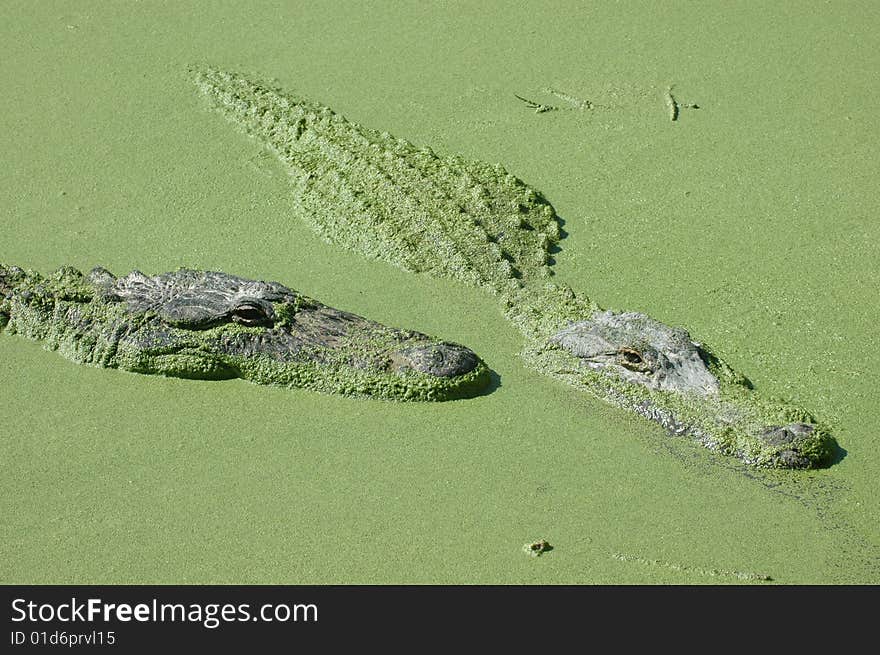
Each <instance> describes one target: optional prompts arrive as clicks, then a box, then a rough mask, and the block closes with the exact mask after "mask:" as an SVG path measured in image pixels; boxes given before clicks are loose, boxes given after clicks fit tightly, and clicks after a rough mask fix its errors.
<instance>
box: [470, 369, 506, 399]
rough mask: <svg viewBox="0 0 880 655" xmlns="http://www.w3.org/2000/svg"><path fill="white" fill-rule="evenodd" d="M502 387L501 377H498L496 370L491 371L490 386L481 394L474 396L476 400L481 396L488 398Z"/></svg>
mask: <svg viewBox="0 0 880 655" xmlns="http://www.w3.org/2000/svg"><path fill="white" fill-rule="evenodd" d="M500 387H501V376H500V375H498V373H496V372H495V371H494V370H492V369H490V370H489V384H487V385H486V388H485V389H483V390H482V391H481V392H480V393H477V394H474V398H479V397H481V396H488V395H489V394H491V393H493V392H494V391H495V390H496V389H499V388H500Z"/></svg>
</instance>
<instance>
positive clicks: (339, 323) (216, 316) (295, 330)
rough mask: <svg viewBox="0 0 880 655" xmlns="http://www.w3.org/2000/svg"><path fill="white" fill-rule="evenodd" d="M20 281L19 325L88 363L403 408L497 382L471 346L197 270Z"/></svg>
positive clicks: (69, 274) (14, 291) (15, 288)
mask: <svg viewBox="0 0 880 655" xmlns="http://www.w3.org/2000/svg"><path fill="white" fill-rule="evenodd" d="M7 270H10V269H7ZM17 270H18V271H21V269H17ZM9 278H10V276H8V275H7V276H6V279H9ZM18 278H20V279H18V280H17V283H16V284H14V285H12V286H11V291H10V292H9V293H7V294H6V296H7V301H6V303H5V304H6V305H7V306H8V307H9V310H8V311H7V312H6V313H7V315H8V317H9V318H8V322H9V327H11V328H12V330H13V331H18V332H22V333H25V336H30V337H32V338H37V339H44V340H46V341H47V342H49V345H50V347H52V348H57V349H58V350H59V351H60V352H62V353H63V354H65V355H67V356H69V357H70V358H71V359H74V360H76V361H80V362H83V363H89V364H96V365H100V366H107V367H115V368H122V369H125V370H129V371H134V372H138V373H157V374H163V375H169V376H176V377H186V378H200V379H222V378H234V377H241V378H245V379H248V380H251V381H253V382H258V383H262V384H280V385H286V386H294V387H305V388H312V389H317V390H321V391H325V392H331V393H343V394H353V395H372V396H380V397H385V398H394V399H401V400H445V399H449V398H458V397H464V396H471V395H474V394H476V393H478V392H480V391H481V390H482V389H483V388H485V386H486V385H487V383H488V380H489V373H488V369H487V368H486V366H485V364H483V363H482V362H481V361H480V359H479V358H478V357H477V356H476V355H475V354H474V353H473V352H472V351H471V350H469V349H467V348H465V347H464V346H460V345H457V344H454V343H449V342H446V341H440V340H437V339H433V338H431V337H428V336H426V335H424V334H421V333H418V332H414V331H409V330H400V329H396V328H392V327H388V326H385V325H382V324H380V323H376V322H375V321H370V320H368V319H366V318H363V317H361V316H357V315H355V314H351V313H348V312H344V311H340V310H338V309H334V308H332V307H328V306H326V305H323V304H321V303H320V302H318V301H316V300H313V299H311V298H308V297H306V296H304V295H302V294H300V293H298V292H296V291H294V290H292V289H289V288H287V287H285V286H283V285H281V284H278V283H276V282H263V281H258V280H249V279H245V278H241V277H237V276H235V275H227V274H225V273H218V272H212V271H197V270H190V269H180V270H178V271H174V272H171V273H163V274H161V275H157V276H147V275H144V274H142V273H140V272H138V271H134V272H132V273H130V274H128V275H126V276H125V277H120V278H116V277H114V276H113V275H112V274H111V273H109V272H108V271H106V270H104V269H101V268H96V269H94V270H93V271H92V272H91V273H90V274H89V276H88V277H84V276H82V274H81V273H79V271H76V270H74V269H70V268H65V269H61V270H59V271H58V272H57V273H56V274H54V275H53V276H51V277H50V278H45V279H44V278H41V277H40V276H39V275H37V274H33V273H25V272H23V271H22V272H20V273H19V275H18ZM7 286H10V285H8V284H7Z"/></svg>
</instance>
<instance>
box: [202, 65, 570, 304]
mask: <svg viewBox="0 0 880 655" xmlns="http://www.w3.org/2000/svg"><path fill="white" fill-rule="evenodd" d="M197 83H198V85H199V87H200V89H201V90H202V92H203V93H204V94H205V95H206V96H207V97H208V98H210V99H211V101H212V103H213V105H214V106H215V107H216V108H217V109H219V110H220V111H221V112H222V113H223V114H224V115H226V116H227V117H228V118H230V119H231V120H233V121H234V122H236V123H237V124H239V125H241V126H242V127H244V128H245V129H246V130H247V131H248V132H249V133H251V134H253V135H254V136H256V137H257V138H258V139H260V140H261V141H263V142H264V143H265V144H266V145H267V146H268V147H269V148H270V149H271V150H272V151H273V152H274V153H275V154H276V155H277V156H278V157H279V159H280V160H281V161H282V163H284V165H285V166H286V168H287V170H288V172H289V174H290V177H291V179H292V181H293V185H294V190H295V196H296V199H297V206H298V210H299V212H300V214H301V215H302V217H303V219H304V220H306V221H307V222H309V223H310V224H311V225H312V226H313V227H314V228H315V229H316V230H317V231H318V232H319V233H320V234H321V235H323V236H324V237H325V238H327V239H328V240H330V241H331V242H334V243H338V244H340V245H343V246H345V247H347V248H350V249H352V250H355V251H357V252H360V253H363V254H365V255H368V256H371V257H374V258H378V259H382V260H385V261H388V262H391V263H393V264H395V265H397V266H399V267H401V268H403V269H405V270H408V271H413V272H430V273H433V274H436V275H442V276H445V277H451V278H454V279H458V280H461V281H463V282H466V283H468V284H471V285H474V286H480V287H484V288H487V289H489V290H491V291H493V292H496V293H502V292H506V291H507V290H509V289H510V288H512V287H514V288H515V287H518V286H520V285H521V283H522V282H525V281H528V280H532V279H538V278H542V277H548V276H549V275H550V269H549V266H548V261H549V251H550V248H551V247H552V246H553V245H554V244H555V243H556V242H557V241H558V240H559V235H560V232H559V225H558V221H557V217H556V214H555V212H554V210H553V208H552V207H551V206H550V205H549V203H547V202H546V201H545V200H544V199H543V198H542V197H541V196H540V194H538V193H537V192H536V191H534V190H533V189H530V188H529V187H528V186H526V185H525V184H524V183H523V182H521V181H520V180H519V179H517V178H515V177H514V176H512V175H510V174H508V173H507V172H506V171H505V170H503V169H502V168H501V167H494V166H489V165H487V164H483V163H481V162H469V161H466V160H464V159H462V158H460V157H438V156H436V155H434V154H433V153H432V152H431V151H430V150H428V149H424V148H417V147H415V146H413V145H412V144H410V143H408V142H407V141H404V140H402V139H395V138H394V137H392V136H391V135H389V134H387V133H381V132H378V131H375V130H371V129H367V128H364V127H361V126H359V125H357V124H355V123H351V122H350V121H348V120H346V119H345V118H343V117H342V116H339V115H338V114H336V113H334V112H333V111H332V110H331V109H329V108H327V107H323V106H321V105H317V104H315V103H311V102H308V101H305V100H302V99H299V98H295V97H293V96H290V95H285V94H283V93H281V92H280V91H277V90H276V89H273V88H272V87H270V86H268V85H261V84H259V83H256V82H252V81H250V80H248V79H245V78H243V77H241V76H239V75H235V74H232V73H225V72H222V71H218V70H214V69H209V70H206V71H203V72H201V73H200V74H199V75H198V79H197Z"/></svg>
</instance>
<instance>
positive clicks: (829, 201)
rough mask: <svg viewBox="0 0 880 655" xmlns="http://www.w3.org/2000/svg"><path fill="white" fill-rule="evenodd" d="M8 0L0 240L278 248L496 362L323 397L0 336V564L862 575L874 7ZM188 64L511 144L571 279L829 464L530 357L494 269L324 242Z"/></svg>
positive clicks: (496, 573)
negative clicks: (408, 399) (428, 386)
mask: <svg viewBox="0 0 880 655" xmlns="http://www.w3.org/2000/svg"><path fill="white" fill-rule="evenodd" d="M3 11H4V20H3V21H2V22H0V89H2V92H0V117H2V118H0V153H2V161H3V165H2V166H0V225H2V230H0V262H3V263H6V264H17V265H20V266H25V267H30V268H33V269H36V270H40V271H43V272H49V271H51V270H52V269H54V268H56V267H58V266H61V265H63V264H70V265H73V266H76V267H78V268H81V269H85V270H87V269H89V268H91V267H93V266H95V265H102V266H105V267H106V268H108V269H110V270H111V271H113V272H115V273H117V274H124V273H127V272H128V271H130V270H131V269H133V268H137V269H140V270H142V271H144V272H146V273H159V272H162V271H166V270H173V269H175V268H177V267H179V266H189V267H195V268H207V269H215V270H222V271H226V272H229V273H234V274H238V275H243V276H246V277H255V278H262V279H272V280H278V281H279V282H282V283H284V284H287V285H288V286H290V287H292V288H295V289H297V290H299V291H301V292H303V293H305V294H307V295H309V296H312V297H314V298H317V299H319V300H321V301H322V302H324V303H326V304H329V305H332V306H335V307H338V308H340V309H345V310H349V311H353V312H356V313H359V314H361V315H364V316H367V317H369V318H371V319H374V320H377V321H381V322H383V323H386V324H389V325H395V326H400V327H407V328H412V329H416V330H420V331H422V332H427V333H429V334H432V335H437V336H441V337H443V338H445V339H450V340H454V341H457V342H460V343H463V344H466V345H467V346H469V347H471V348H473V349H474V350H475V351H476V352H477V353H479V354H480V355H481V356H482V357H483V358H484V359H485V360H486V362H487V363H488V364H489V366H490V367H492V369H493V370H494V371H495V372H496V373H497V375H498V377H499V379H500V385H499V386H498V387H497V388H496V389H495V390H494V391H493V392H492V393H490V394H487V395H484V396H481V397H479V398H475V399H470V400H462V401H455V402H450V403H438V404H399V403H390V402H382V401H376V400H359V399H348V398H341V397H335V396H324V395H320V394H316V393H313V392H308V391H301V390H288V389H278V388H269V387H259V386H255V385H251V384H248V383H246V382H243V381H240V380H233V381H224V382H199V381H189V380H177V379H166V378H161V377H151V376H140V375H134V374H129V373H124V372H119V371H114V370H101V369H94V368H88V367H83V366H78V365H76V364H73V363H71V362H69V361H67V360H65V359H63V358H62V357H60V356H59V355H57V354H56V353H51V352H48V351H45V350H43V349H42V348H41V346H40V344H37V343H34V342H29V341H25V340H23V339H21V338H18V337H15V336H10V335H6V334H0V582H3V583H126V582H127V583H211V582H217V583H400V582H403V583H427V582H436V583H539V584H544V583H711V584H716V583H727V582H732V583H741V582H743V581H751V580H752V579H751V578H748V577H745V578H744V577H738V576H737V574H738V573H752V574H760V575H769V576H771V577H772V578H773V579H774V581H777V582H780V583H869V582H870V583H878V582H880V560H878V553H880V496H878V494H877V493H876V490H877V476H878V470H880V452H878V450H880V433H878V429H877V426H878V421H877V410H878V409H880V399H878V394H877V389H878V386H880V385H878V382H880V339H878V330H877V318H878V316H880V299H878V293H877V289H878V284H880V266H878V262H880V221H878V216H880V200H878V194H877V180H878V179H880V165H878V158H877V156H876V153H877V152H878V150H880V129H878V127H877V120H876V112H877V105H878V102H877V96H878V92H880V77H878V76H877V73H876V72H877V70H878V69H880V49H878V48H877V47H876V33H877V30H878V28H880V5H878V4H877V3H874V2H862V3H859V2H831V3H819V2H796V3H795V2H791V3H769V4H768V3H735V4H734V3H722V2H710V3H698V2H694V3H691V2H656V1H646V2H622V3H611V2H598V3H590V4H589V5H586V6H585V4H584V3H581V2H572V3H570V4H568V5H566V4H565V3H561V2H556V1H554V2H543V3H542V2H528V3H526V2H522V3H497V4H496V3H488V6H487V3H476V2H473V3H471V2H467V3H443V4H434V3H432V4H430V5H428V4H427V3H415V2H412V3H388V2H377V3H373V4H364V3H342V2H335V3H325V2H308V3H306V2H286V3H285V2H265V3H254V2H247V3H241V2H216V1H212V2H124V3H123V2H118V3H117V2H85V1H78V2H75V3H70V2H39V3H35V2H29V1H28V2H24V1H21V2H18V1H6V2H4V3H3ZM207 64H210V65H214V66H217V67H220V68H224V69H229V70H237V71H242V72H246V73H249V72H254V73H258V74H260V75H264V76H272V77H276V78H277V79H278V82H279V84H280V85H281V86H283V87H284V88H285V89H288V90H292V91H295V92H298V93H301V94H302V95H304V96H307V97H310V98H313V99H315V100H317V101H319V102H321V103H323V104H326V105H328V106H330V107H333V108H334V109H335V110H336V111H338V112H339V113H341V114H343V115H345V116H346V117H348V118H349V119H351V120H354V121H357V122H360V123H362V124H364V125H367V126H369V127H373V128H377V129H381V130H387V131H389V132H391V133H392V134H395V135H397V136H400V137H404V138H407V139H409V140H411V141H413V142H414V143H416V144H424V145H430V146H431V147H432V148H434V150H435V151H437V152H438V153H455V154H461V155H465V156H467V157H469V158H472V159H479V160H484V161H488V162H499V163H503V164H504V166H505V167H506V168H507V169H508V170H510V171H512V172H513V173H515V174H516V175H518V176H519V177H520V178H522V179H523V180H525V181H526V182H527V183H529V184H531V185H533V186H535V187H536V188H539V189H541V190H542V191H543V192H544V194H545V195H546V197H547V198H548V199H549V200H550V201H551V202H552V203H553V205H554V206H555V208H556V209H557V211H558V212H559V214H560V215H561V216H562V217H563V218H564V220H565V230H566V231H567V233H568V236H567V238H566V239H565V240H564V241H563V243H562V246H563V248H562V251H561V252H560V253H558V254H557V255H556V261H557V263H556V266H555V268H556V271H557V273H558V278H559V279H560V280H561V281H564V282H567V283H569V284H570V285H571V286H572V287H574V288H575V289H577V290H579V291H583V292H585V293H587V294H589V295H591V296H592V297H593V298H595V299H596V300H597V301H598V302H599V303H600V304H601V305H603V306H605V307H609V308H613V309H627V310H638V311H644V312H647V313H648V314H650V315H652V316H654V317H655V318H657V319H659V320H662V321H664V322H668V323H670V324H674V325H681V326H684V327H686V328H688V329H689V330H690V331H691V334H692V335H693V336H694V337H695V338H696V339H699V340H703V341H705V342H706V343H708V344H711V346H712V347H713V348H714V349H715V350H716V351H717V352H718V353H719V354H720V355H722V356H723V357H724V358H725V359H726V360H727V361H728V362H729V363H730V364H731V365H733V366H734V367H735V368H737V369H738V370H741V371H743V372H744V373H745V374H746V375H748V376H749V378H750V379H751V380H752V382H753V383H754V384H755V386H756V388H758V389H759V390H761V391H762V392H763V393H765V394H766V395H775V396H779V397H782V398H785V399H787V400H790V401H793V402H797V403H800V404H803V405H804V406H806V407H809V408H810V409H812V410H814V411H815V413H816V414H817V415H818V416H819V417H820V418H821V419H823V420H825V421H827V422H828V423H830V425H831V426H832V427H833V429H834V433H835V436H836V437H837V440H838V442H839V443H840V445H841V447H842V449H843V450H842V451H841V453H840V456H839V457H838V461H837V462H836V463H835V464H834V465H833V466H831V467H830V468H828V469H824V470H820V471H816V472H783V473H779V474H766V475H765V474H761V475H757V476H755V475H751V474H749V473H748V470H747V469H743V468H741V467H739V466H737V465H736V463H735V461H733V460H729V459H727V458H722V457H716V456H713V455H712V454H711V453H709V452H708V451H705V450H704V449H702V448H699V447H697V446H693V445H691V444H690V443H688V442H683V441H681V440H675V439H672V438H670V437H668V436H666V435H665V434H664V433H663V431H662V430H661V429H660V428H659V427H657V426H655V425H653V424H651V423H649V422H647V421H644V420H642V419H639V418H638V417H635V416H632V415H630V414H627V413H624V412H622V411H618V410H616V409H614V408H612V407H610V406H608V405H606V404H604V403H602V402H600V401H598V400H595V399H593V398H591V397H588V396H584V395H583V394H582V393H581V392H578V391H576V390H574V389H572V388H569V387H567V386H565V385H563V384H561V383H559V382H555V381H553V380H551V379H549V378H545V377H542V376H541V375H539V374H538V373H535V372H533V371H531V370H529V369H526V368H525V367H524V366H523V365H522V364H521V362H520V360H519V359H518V357H517V352H518V351H519V349H520V348H521V346H522V341H521V338H520V336H519V334H518V332H517V331H516V330H515V329H514V328H513V327H512V326H511V325H509V324H508V323H506V322H505V321H504V320H503V319H502V316H501V312H500V311H499V309H498V307H497V305H496V304H495V303H494V302H493V301H492V300H491V299H490V298H489V297H487V296H486V295H485V294H484V293H482V292H480V291H478V290H474V289H469V288H465V287H464V286H463V285H460V284H456V283H454V282H452V281H444V280H436V279H430V278H428V277H420V276H414V275H412V274H407V273H404V272H402V271H400V270H398V269H395V268H393V267H391V266H389V265H387V264H384V263H381V262H375V261H367V260H365V259H363V258H361V257H359V256H358V255H354V254H351V253H348V252H345V251H343V250H341V249H339V248H336V247H333V246H330V245H327V244H325V243H323V242H322V241H320V240H319V239H318V238H317V237H316V236H315V235H314V234H313V233H312V232H311V231H310V230H309V229H308V228H307V227H306V226H305V225H303V224H301V223H299V222H297V221H296V220H295V219H294V218H293V212H292V211H291V207H292V206H293V204H294V202H295V199H294V198H293V196H292V195H291V193H290V188H289V186H288V184H287V182H286V179H285V175H284V173H283V170H282V168H281V166H280V165H279V164H278V163H277V162H276V161H275V160H274V159H273V158H272V157H271V156H270V155H268V154H266V153H265V152H263V151H262V149H261V148H260V146H259V145H258V144H257V143H256V142H254V141H252V140H249V139H248V138H246V137H244V136H243V135H242V134H240V133H238V132H236V130H235V129H233V128H231V126H230V125H229V124H228V123H227V122H226V121H225V120H223V119H222V118H221V117H220V116H218V115H217V114H216V113H212V112H210V111H208V110H207V109H206V107H205V104H204V102H203V100H201V99H200V98H199V97H198V94H197V93H196V91H195V88H194V86H193V84H192V82H191V80H190V78H189V76H188V73H187V67H188V66H191V65H195V66H199V65H207ZM673 85H674V86H673ZM670 86H673V91H672V93H673V95H674V96H675V97H676V98H677V99H678V101H679V102H680V104H681V105H682V109H681V111H680V114H679V116H678V120H676V121H674V122H673V121H671V120H670V114H669V112H668V107H667V104H666V92H667V89H668V88H669V87H670ZM546 89H551V90H556V91H558V92H562V93H564V94H566V95H571V96H574V97H577V98H580V99H584V100H589V101H591V102H592V103H594V104H595V108H594V109H592V110H582V109H575V108H573V105H571V104H568V103H567V102H566V101H565V100H563V99H561V98H560V97H559V96H558V95H557V96H554V95H552V94H551V93H550V92H548V91H546ZM514 94H518V95H521V96H523V97H526V98H529V99H534V100H536V101H537V102H539V103H546V104H551V105H555V106H558V107H560V109H559V110H557V111H547V112H543V113H536V112H535V111H534V110H533V109H530V108H529V107H528V106H526V105H525V104H524V103H523V102H521V101H520V100H518V99H517V98H516V97H514ZM685 104H697V105H698V106H699V109H696V108H686V107H684V105H685ZM566 107H572V108H571V109H563V108H566ZM540 538H544V539H547V540H548V541H549V542H550V543H551V544H552V545H553V546H554V549H553V550H552V551H551V552H548V553H546V554H544V555H543V556H541V557H528V556H526V555H524V553H523V551H522V546H523V544H525V543H527V542H530V541H534V540H537V539H540Z"/></svg>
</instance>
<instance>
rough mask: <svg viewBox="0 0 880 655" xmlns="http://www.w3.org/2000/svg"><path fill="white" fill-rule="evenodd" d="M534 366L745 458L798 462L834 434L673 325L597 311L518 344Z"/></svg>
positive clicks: (819, 454) (814, 456) (826, 454)
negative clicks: (761, 390)
mask: <svg viewBox="0 0 880 655" xmlns="http://www.w3.org/2000/svg"><path fill="white" fill-rule="evenodd" d="M526 356H527V357H528V358H531V361H532V362H533V363H535V364H536V365H537V366H538V367H539V368H541V369H542V370H544V371H546V372H547V373H550V374H551V375H554V376H555V377H559V378H561V379H564V380H565V381H566V382H568V383H570V384H572V385H574V386H577V387H579V388H583V389H586V390H588V391H591V392H592V393H594V394H595V395H597V396H599V397H600V398H603V399H605V400H608V401H610V402H612V403H613V404H616V405H618V406H621V407H625V408H627V409H629V410H632V411H635V412H637V413H639V414H641V415H643V416H645V417H647V418H649V419H651V420H653V421H655V422H657V423H659V424H660V425H662V426H663V427H664V428H666V429H667V430H668V431H669V432H671V433H673V434H677V435H690V436H692V437H695V438H696V439H697V440H699V441H701V442H702V443H704V444H705V445H707V446H709V447H710V448H712V449H715V450H719V451H721V452H724V453H727V454H733V455H736V456H738V457H739V458H740V459H742V460H744V461H746V462H747V463H750V464H757V465H761V466H774V467H784V468H808V467H813V466H819V465H822V464H824V463H826V462H827V461H828V460H829V459H830V458H831V456H832V454H833V451H834V448H835V444H834V440H833V439H832V438H831V437H830V436H829V434H828V433H827V431H826V430H825V429H824V428H822V427H820V426H818V425H816V424H815V423H814V422H813V419H812V417H811V416H810V415H809V414H808V413H806V412H805V411H804V410H802V409H800V408H797V407H793V406H791V405H788V404H785V403H782V402H774V401H768V400H764V399H761V398H759V397H758V396H757V394H755V393H754V392H753V391H752V389H751V385H750V384H749V383H748V381H747V380H746V379H745V378H744V377H743V376H741V375H738V374H736V373H735V372H733V371H732V370H731V369H730V368H729V367H728V366H726V365H725V364H724V363H723V362H721V360H719V359H718V358H717V357H715V356H714V355H712V354H711V353H710V352H709V351H707V350H706V349H705V348H704V347H703V346H702V345H701V344H699V343H697V342H695V341H693V340H692V339H691V337H690V335H689V334H688V333H687V332H686V331H685V330H683V329H681V328H675V327H670V326H668V325H665V324H663V323H660V322H659V321H656V320H654V319H652V318H650V317H648V316H646V315H645V314H641V313H636V312H626V313H615V312H610V311H604V312H603V311H597V312H595V313H593V314H592V315H591V316H590V317H589V318H588V319H586V320H581V321H576V322H572V323H571V324H570V325H568V326H567V327H565V328H563V329H561V330H559V331H557V332H556V333H554V334H553V335H552V336H551V337H550V338H549V339H547V340H544V341H541V342H539V343H537V345H536V346H535V347H533V348H532V349H530V350H529V351H527V352H526Z"/></svg>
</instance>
